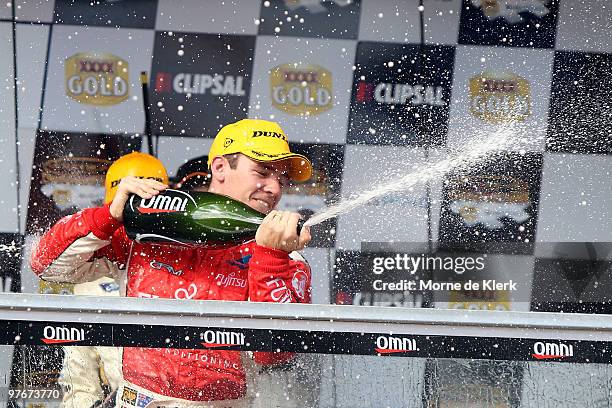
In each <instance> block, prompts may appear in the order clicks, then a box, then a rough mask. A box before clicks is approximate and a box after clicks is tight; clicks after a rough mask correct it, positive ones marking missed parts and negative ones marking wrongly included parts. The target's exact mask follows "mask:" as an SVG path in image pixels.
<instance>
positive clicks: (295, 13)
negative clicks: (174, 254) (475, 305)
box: [0, 0, 612, 310]
mask: <svg viewBox="0 0 612 408" xmlns="http://www.w3.org/2000/svg"><path fill="white" fill-rule="evenodd" d="M13 13H14V16H13ZM610 21H612V8H611V7H609V5H608V4H607V0H590V1H582V0H522V1H518V2H516V1H514V2H511V1H508V0H497V1H493V2H484V1H481V0H463V1H462V0H425V1H424V11H423V21H422V23H423V34H424V35H423V37H424V38H421V20H420V14H419V10H418V1H417V0H403V1H393V0H353V1H350V0H321V1H295V0H292V1H289V0H284V1H283V0H272V1H262V2H258V1H254V0H232V1H224V2H217V1H215V2H213V1H202V0H180V1H179V0H140V1H128V0H123V1H100V2H94V3H91V4H90V2H73V1H70V0H55V1H53V0H50V1H44V0H37V1H34V0H32V1H30V0H17V1H16V3H15V10H14V11H13V9H12V7H11V4H10V3H4V4H3V5H2V6H0V34H1V38H3V39H4V41H3V42H1V43H0V47H2V48H1V49H0V52H1V55H4V56H5V58H4V59H3V63H2V64H1V65H0V69H1V70H2V78H4V81H5V82H4V86H2V87H1V88H0V101H1V102H2V104H1V105H0V123H1V124H2V128H3V129H4V130H5V131H4V132H2V134H1V136H0V137H1V138H2V141H3V149H2V153H0V154H1V161H0V166H1V167H2V169H3V170H4V171H3V174H4V177H2V179H0V186H1V187H0V188H2V189H3V190H4V191H5V194H3V195H2V197H1V198H0V202H1V203H2V204H3V208H4V211H3V216H2V217H0V231H3V232H4V233H5V234H4V235H3V243H4V244H3V245H4V246H5V247H6V248H8V250H7V251H4V252H3V254H4V255H5V256H3V257H2V262H3V264H2V266H3V267H2V271H3V272H2V273H3V274H5V275H7V276H8V275H9V274H11V278H12V279H13V289H12V290H19V289H21V290H23V291H36V290H37V289H36V287H37V283H36V281H35V280H34V279H33V277H32V275H31V274H30V273H29V271H28V268H27V262H22V267H21V268H22V272H23V273H22V274H21V281H22V282H21V283H20V284H15V282H19V273H18V272H17V266H16V265H17V264H18V263H19V262H16V259H17V260H18V258H19V257H18V254H19V253H20V252H19V248H20V242H21V240H22V239H24V240H25V246H24V250H23V251H22V255H23V258H27V256H28V253H29V249H30V247H31V245H32V242H34V238H33V237H34V236H35V233H36V232H37V231H38V230H37V227H42V226H45V225H48V224H49V223H51V222H53V221H55V220H56V218H57V217H58V216H59V215H61V214H62V213H63V211H64V212H65V211H74V210H76V209H78V208H81V207H83V206H87V205H92V204H95V203H96V199H98V198H97V196H98V195H100V196H101V189H100V181H101V178H100V177H99V173H100V171H101V170H100V169H102V171H103V169H104V168H105V166H107V165H108V163H110V162H111V161H112V160H113V159H115V158H116V157H118V156H119V155H121V154H123V153H125V152H127V151H129V150H130V149H132V148H135V147H136V146H140V134H142V132H143V130H144V113H143V104H142V100H141V91H140V85H139V81H138V76H139V73H140V71H143V70H144V71H148V72H149V73H150V74H151V105H152V106H151V109H152V112H151V116H152V124H153V132H154V133H155V134H156V135H159V138H158V141H157V144H158V155H159V158H160V159H161V160H162V161H163V162H164V163H165V165H166V166H167V168H168V169H169V171H170V173H171V174H173V173H174V172H175V171H176V169H177V168H178V166H180V165H181V164H182V163H184V162H185V161H187V160H189V159H190V158H193V157H196V156H199V155H202V154H206V152H207V151H208V148H209V146H210V143H211V140H212V139H211V138H212V137H213V136H214V135H215V133H216V132H217V130H218V129H219V128H220V127H221V126H223V125H224V124H227V123H229V122H233V121H235V120H238V119H241V118H246V117H251V118H264V119H271V120H275V121H278V122H280V123H281V125H282V127H283V128H284V129H285V131H286V132H287V134H288V135H289V137H290V139H291V140H292V142H293V146H294V148H295V149H298V150H300V151H303V152H305V153H307V154H309V155H310V156H311V157H312V159H313V162H314V165H315V168H316V171H315V175H314V176H313V179H312V180H311V181H310V182H309V183H308V184H307V185H305V186H301V187H290V188H289V189H288V190H287V191H286V192H285V196H284V199H283V202H282V203H281V207H282V208H283V209H299V210H301V211H303V212H305V213H312V212H316V211H318V210H320V209H322V208H324V207H325V206H326V205H329V204H330V203H333V202H337V201H338V200H340V199H342V198H348V197H351V196H353V195H354V194H356V193H358V192H360V191H363V190H367V189H369V188H371V187H373V186H378V185H381V183H385V182H387V181H389V180H395V179H397V177H400V176H402V175H405V174H407V173H408V172H412V171H416V170H419V169H423V168H426V167H427V166H428V165H431V164H432V163H435V162H436V161H438V160H441V159H443V158H446V157H448V156H449V154H451V152H452V151H453V150H454V149H457V148H469V147H470V145H471V144H473V143H475V142H474V138H475V137H476V136H478V135H482V134H486V133H491V134H493V133H494V132H495V131H497V130H500V129H502V128H504V127H505V126H507V124H508V123H509V122H510V121H514V122H516V123H519V124H520V125H521V126H520V127H519V128H518V129H517V130H516V132H517V133H518V134H519V135H520V136H521V137H523V138H524V139H525V140H530V141H531V143H529V145H528V146H529V147H528V148H527V149H524V148H521V149H519V148H517V149H516V151H512V150H513V149H510V151H507V152H506V153H505V155H504V156H503V157H502V158H500V159H499V160H497V161H496V163H494V164H491V165H488V166H484V167H482V168H478V169H476V170H474V172H473V174H472V175H471V176H470V177H471V178H470V181H469V182H463V183H462V182H461V181H460V180H459V179H452V177H449V178H448V179H447V180H442V179H440V180H435V181H433V182H430V183H429V184H423V185H417V186H415V187H414V188H412V189H410V190H409V191H402V192H397V193H393V194H390V195H388V196H385V197H382V198H379V199H377V200H375V201H373V202H371V203H369V204H367V205H365V206H362V207H360V208H357V209H355V210H354V211H352V212H350V213H347V214H342V215H341V216H339V217H338V218H337V219H334V220H331V221H328V222H327V223H325V224H323V225H320V226H317V227H316V229H315V236H316V238H315V241H314V242H313V244H314V245H313V246H312V247H311V248H309V249H307V250H306V251H305V252H306V257H307V258H309V260H310V262H311V264H312V265H313V270H314V282H315V283H316V287H315V301H316V302H321V303H328V302H332V303H333V302H335V301H341V302H343V303H346V302H348V303H351V302H354V303H356V304H368V303H367V302H366V303H364V302H363V299H364V294H363V293H362V294H360V295H359V296H360V297H359V299H361V300H356V297H357V296H358V295H357V293H356V292H355V290H356V289H352V290H349V288H347V287H346V284H344V283H342V284H341V283H340V282H341V280H336V283H337V284H336V285H334V283H333V281H334V271H335V270H336V268H335V264H337V263H338V265H345V264H346V263H345V262H344V263H343V261H341V260H344V259H345V258H347V257H348V258H351V257H355V256H358V255H355V254H358V251H359V250H360V247H361V243H362V242H363V241H384V242H387V241H417V242H427V241H430V240H431V241H437V240H438V239H440V240H449V241H453V240H467V241H483V240H484V241H496V240H502V241H525V240H530V241H531V242H533V241H537V242H558V241H561V242H563V241H585V242H590V241H612V221H611V220H612V217H611V216H610V215H611V214H610V208H611V205H610V204H611V203H612V183H610V179H611V178H610V173H611V170H612V157H611V156H610V154H611V153H612V132H611V130H610V129H611V123H612V122H611V120H610V119H611V116H612V110H611V109H610V100H612V98H611V97H612V91H611V89H612V86H611V85H612V70H611V69H610V68H611V65H610V64H611V62H612V54H610V53H612V39H611V38H612V37H611V36H610V35H609V34H610V28H611V27H610ZM13 30H14V31H13ZM13 39H15V41H16V42H15V44H13ZM421 40H423V43H421ZM13 49H15V50H16V53H15V54H14V52H13ZM12 55H15V58H11V56H12ZM15 75H16V78H15ZM15 92H16V97H15ZM80 140H87V142H86V143H85V144H83V143H81V142H80ZM77 146H78V148H77ZM84 146H87V147H84ZM45 149H52V152H49V151H48V150H45ZM72 159H74V160H72ZM92 160H93V162H95V165H94V164H92ZM71 163H77V164H75V166H77V167H78V170H79V171H81V172H87V171H92V172H94V173H95V172H97V173H96V174H98V176H97V177H96V176H95V174H93V175H91V176H92V177H89V175H86V177H84V178H83V179H82V180H81V181H79V180H78V178H77V179H75V177H69V175H70V174H74V171H75V170H74V168H72V167H71ZM79 174H80V173H79ZM84 180H86V181H84ZM457 180H459V181H457ZM35 197H39V198H40V200H38V199H33V198H35ZM491 197H493V198H491ZM43 202H45V205H47V206H48V205H49V204H50V205H51V206H53V205H54V206H55V207H56V208H55V210H53V211H50V210H49V211H46V212H45V211H42V210H41V207H44V205H43ZM41 219H42V220H43V221H44V222H41ZM24 237H25V238H24ZM495 256H496V257H498V258H499V259H498V261H499V263H500V265H505V266H504V267H500V268H498V269H496V271H497V272H495V273H493V275H494V276H493V277H498V278H502V277H505V278H508V277H509V276H507V274H510V277H511V276H513V275H511V274H512V271H513V270H514V267H513V265H519V264H520V268H522V269H523V270H521V274H520V275H521V279H523V280H524V281H525V283H526V285H527V286H528V288H527V289H526V291H527V292H525V293H523V294H521V296H522V297H521V299H512V298H511V299H508V302H507V303H506V305H507V306H508V307H509V308H514V309H522V310H528V309H529V308H530V303H531V302H532V301H534V299H535V300H538V301H540V300H542V299H539V298H538V296H539V292H537V293H536V292H534V293H532V292H531V290H530V289H529V288H530V287H531V285H532V283H533V284H534V287H536V286H537V287H542V285H539V286H538V285H536V283H537V282H536V281H537V280H538V279H539V278H538V276H540V275H541V274H540V272H538V267H537V265H538V262H536V261H537V259H536V256H535V254H532V253H529V254H524V255H521V256H516V255H507V254H495ZM517 262H518V264H517ZM341 269H342V268H341V267H340V266H338V268H337V270H341ZM544 269H546V268H544ZM546 270H547V271H549V268H548V269H546ZM370 273H371V271H370V272H368V271H367V270H363V271H361V272H360V273H357V275H360V276H362V278H363V279H366V276H365V275H368V274H370ZM546 273H550V271H549V272H546ZM546 273H544V274H543V275H542V276H548V275H546ZM495 274H497V275H495ZM355 279H357V280H359V279H360V278H359V277H357V278H355ZM557 279H559V282H560V283H559V287H564V285H566V286H568V287H572V285H573V283H572V281H571V280H567V279H565V278H563V277H562V274H560V275H559V276H558V277H557ZM564 279H565V280H567V282H566V283H564V282H565V281H564ZM366 280H367V279H366ZM6 282H7V281H5V285H6V284H7V283H6ZM19 286H23V287H22V288H19ZM357 286H359V284H357ZM587 286H588V285H587ZM5 290H8V287H6V286H5ZM569 290H570V289H568V291H569ZM347 291H348V292H347ZM339 292H341V293H340V295H338V293H339ZM347 293H348V295H347ZM574 294H575V293H574ZM337 296H340V297H341V299H339V298H337ZM347 296H348V297H347ZM366 297H367V296H366ZM370 298H371V296H370ZM579 298H580V295H578V299H579ZM372 304H388V302H385V301H381V302H379V303H376V302H374V303H372Z"/></svg>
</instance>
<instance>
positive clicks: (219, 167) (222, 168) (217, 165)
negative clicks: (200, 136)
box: [210, 156, 229, 183]
mask: <svg viewBox="0 0 612 408" xmlns="http://www.w3.org/2000/svg"><path fill="white" fill-rule="evenodd" d="M228 166H229V163H228V161H227V159H226V158H225V157H223V156H217V157H215V158H214V159H213V161H212V163H210V171H211V173H212V180H211V181H215V182H217V183H222V182H223V181H225V172H226V171H227V167H228Z"/></svg>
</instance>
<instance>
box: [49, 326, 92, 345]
mask: <svg viewBox="0 0 612 408" xmlns="http://www.w3.org/2000/svg"><path fill="white" fill-rule="evenodd" d="M83 340H85V330H83V329H77V328H75V327H72V328H68V327H54V326H45V328H44V329H43V339H42V341H43V343H45V344H59V343H75V342H78V341H83Z"/></svg>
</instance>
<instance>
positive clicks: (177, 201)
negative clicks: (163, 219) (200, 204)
mask: <svg viewBox="0 0 612 408" xmlns="http://www.w3.org/2000/svg"><path fill="white" fill-rule="evenodd" d="M166 191H167V192H170V193H176V194H173V195H165V194H159V195H156V196H155V197H152V198H149V199H148V200H146V199H141V200H140V205H139V206H138V212H140V213H141V214H157V213H172V212H179V211H185V209H186V208H187V203H188V202H189V200H191V201H192V202H193V203H194V204H195V203H196V202H195V200H194V199H193V197H191V196H190V195H189V194H187V193H185V192H183V191H179V190H170V189H168V190H166ZM134 198H135V196H133V197H132V198H131V201H130V205H132V209H133V200H134Z"/></svg>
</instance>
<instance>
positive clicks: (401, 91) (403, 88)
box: [355, 81, 446, 106]
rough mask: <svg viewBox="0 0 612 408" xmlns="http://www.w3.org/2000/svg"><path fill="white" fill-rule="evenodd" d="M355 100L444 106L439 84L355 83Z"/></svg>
mask: <svg viewBox="0 0 612 408" xmlns="http://www.w3.org/2000/svg"><path fill="white" fill-rule="evenodd" d="M355 98H356V99H357V102H361V103H367V102H371V101H372V100H374V101H376V102H378V103H380V104H386V105H411V106H421V105H429V106H446V101H445V100H444V92H443V89H442V87H441V86H434V85H423V84H390V83H380V84H370V83H367V82H363V81H361V82H359V83H358V84H357V94H356V96H355Z"/></svg>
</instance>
